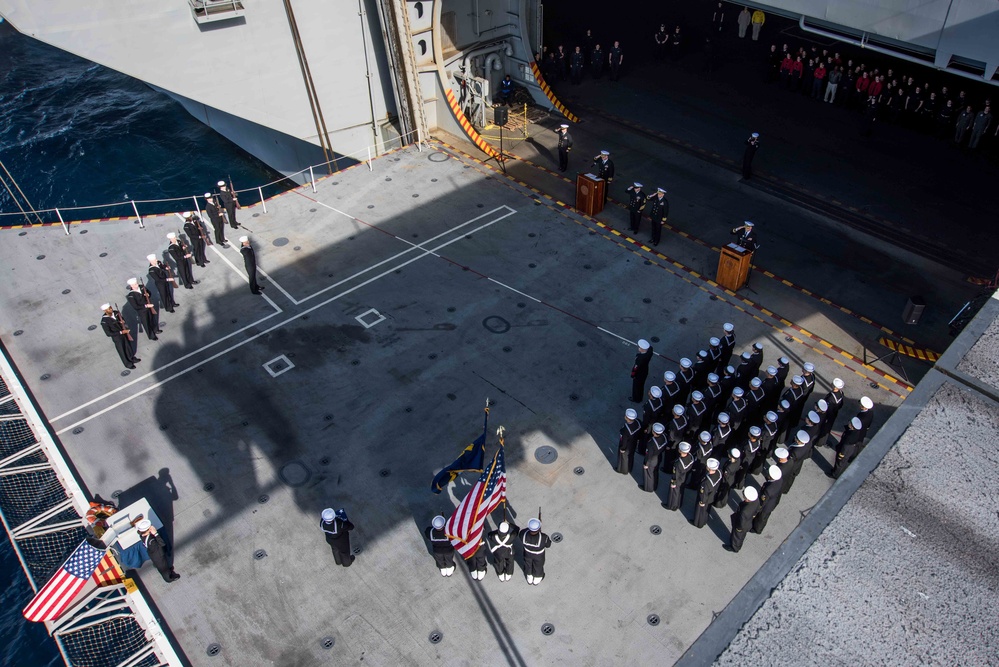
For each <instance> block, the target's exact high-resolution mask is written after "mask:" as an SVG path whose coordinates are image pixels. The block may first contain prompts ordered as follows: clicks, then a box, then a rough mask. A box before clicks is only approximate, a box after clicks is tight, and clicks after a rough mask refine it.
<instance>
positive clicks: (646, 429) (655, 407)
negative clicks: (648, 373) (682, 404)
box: [638, 386, 663, 456]
mask: <svg viewBox="0 0 999 667" xmlns="http://www.w3.org/2000/svg"><path fill="white" fill-rule="evenodd" d="M662 412H663V390H662V389H660V388H659V387H656V386H653V387H649V398H648V400H646V401H645V405H643V406H642V440H641V442H639V443H638V453H639V454H641V455H642V456H645V443H647V442H648V441H649V438H651V437H652V424H653V422H657V421H659V418H660V417H661V416H662Z"/></svg>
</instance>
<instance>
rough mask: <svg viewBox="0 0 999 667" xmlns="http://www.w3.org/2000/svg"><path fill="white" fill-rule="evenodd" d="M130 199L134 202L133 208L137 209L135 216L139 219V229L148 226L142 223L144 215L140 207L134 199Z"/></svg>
mask: <svg viewBox="0 0 999 667" xmlns="http://www.w3.org/2000/svg"><path fill="white" fill-rule="evenodd" d="M129 201H130V202H132V210H133V211H135V217H136V218H138V219H139V229H145V228H146V226H145V225H144V224H142V216H141V215H139V207H138V206H136V205H135V200H134V199H130V200H129Z"/></svg>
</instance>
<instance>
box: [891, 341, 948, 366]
mask: <svg viewBox="0 0 999 667" xmlns="http://www.w3.org/2000/svg"><path fill="white" fill-rule="evenodd" d="M878 342H879V343H881V344H882V345H884V346H885V347H887V348H888V349H889V350H891V351H892V352H898V353H899V354H902V355H905V356H906V357H912V358H913V359H919V360H920V361H928V362H930V363H931V364H932V363H935V362H936V361H937V360H938V359H940V355H939V354H937V353H936V352H934V351H933V350H926V349H923V348H919V347H913V346H911V345H906V344H905V343H899V342H897V341H894V340H892V339H891V338H879V339H878Z"/></svg>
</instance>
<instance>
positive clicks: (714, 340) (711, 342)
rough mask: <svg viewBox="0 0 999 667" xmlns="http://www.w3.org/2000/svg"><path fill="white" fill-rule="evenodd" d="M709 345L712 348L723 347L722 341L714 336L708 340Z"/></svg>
mask: <svg viewBox="0 0 999 667" xmlns="http://www.w3.org/2000/svg"><path fill="white" fill-rule="evenodd" d="M708 345H710V346H711V347H718V346H719V345H721V341H720V340H718V339H717V338H715V337H714V336H712V337H711V338H709V339H708Z"/></svg>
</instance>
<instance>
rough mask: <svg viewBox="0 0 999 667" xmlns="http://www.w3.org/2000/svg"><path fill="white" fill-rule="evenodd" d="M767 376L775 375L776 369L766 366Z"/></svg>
mask: <svg viewBox="0 0 999 667" xmlns="http://www.w3.org/2000/svg"><path fill="white" fill-rule="evenodd" d="M767 375H777V367H776V366H767Z"/></svg>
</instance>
